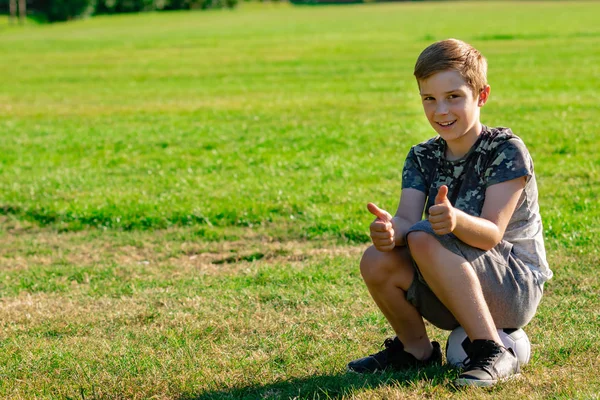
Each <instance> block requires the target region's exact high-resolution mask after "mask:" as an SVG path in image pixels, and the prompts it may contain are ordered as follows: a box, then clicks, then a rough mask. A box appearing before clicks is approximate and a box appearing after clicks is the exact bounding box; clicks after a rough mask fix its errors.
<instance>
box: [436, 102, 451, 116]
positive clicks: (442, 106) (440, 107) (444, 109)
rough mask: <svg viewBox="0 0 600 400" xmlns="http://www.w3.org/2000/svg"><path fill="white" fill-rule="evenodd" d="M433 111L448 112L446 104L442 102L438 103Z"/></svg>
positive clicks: (437, 112)
mask: <svg viewBox="0 0 600 400" xmlns="http://www.w3.org/2000/svg"><path fill="white" fill-rule="evenodd" d="M435 113H436V114H448V106H447V105H446V104H444V103H443V102H440V103H438V104H437V106H436V108H435Z"/></svg>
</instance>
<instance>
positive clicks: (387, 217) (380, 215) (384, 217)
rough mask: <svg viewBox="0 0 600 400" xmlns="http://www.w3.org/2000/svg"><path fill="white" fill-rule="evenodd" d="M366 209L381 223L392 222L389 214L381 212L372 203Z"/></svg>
mask: <svg viewBox="0 0 600 400" xmlns="http://www.w3.org/2000/svg"><path fill="white" fill-rule="evenodd" d="M367 209H368V210H369V212H370V213H371V214H373V215H374V216H376V217H377V218H379V219H380V220H382V221H385V222H389V221H391V220H392V216H391V215H390V213H389V212H387V211H385V210H382V209H381V208H379V207H377V206H376V205H375V204H373V203H369V204H367Z"/></svg>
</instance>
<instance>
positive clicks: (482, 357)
mask: <svg viewBox="0 0 600 400" xmlns="http://www.w3.org/2000/svg"><path fill="white" fill-rule="evenodd" d="M467 356H468V361H467V362H466V363H465V370H464V371H463V373H462V374H460V376H459V377H458V379H456V380H455V381H454V383H455V384H456V385H457V386H493V385H495V384H496V383H498V382H502V381H506V380H509V379H513V378H517V377H518V376H519V375H520V374H519V372H520V369H519V360H517V357H516V356H515V353H513V351H512V349H507V348H506V347H503V346H500V345H499V344H498V343H496V342H494V341H493V340H474V341H473V343H471V346H470V347H469V350H468V351H467Z"/></svg>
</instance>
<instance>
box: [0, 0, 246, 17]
mask: <svg viewBox="0 0 600 400" xmlns="http://www.w3.org/2000/svg"><path fill="white" fill-rule="evenodd" d="M237 2H238V0H0V13H4V14H8V15H9V18H10V20H11V21H12V22H15V21H16V20H17V15H18V16H19V19H20V21H21V22H24V21H25V17H26V16H32V17H34V18H36V19H38V20H43V21H47V22H57V21H68V20H71V19H75V18H81V17H85V16H90V15H100V14H117V13H132V12H142V11H162V10H190V9H209V8H225V7H228V8H233V7H235V6H236V5H237Z"/></svg>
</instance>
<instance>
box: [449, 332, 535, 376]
mask: <svg viewBox="0 0 600 400" xmlns="http://www.w3.org/2000/svg"><path fill="white" fill-rule="evenodd" d="M498 334H499V335H500V339H502V342H503V343H504V346H505V347H506V348H511V349H513V351H514V352H515V354H516V356H517V359H518V360H519V365H521V366H523V365H525V364H527V363H528V362H529V357H530V356H531V344H530V343H529V338H528V337H527V334H526V333H525V331H524V330H523V329H498ZM470 344H471V341H470V340H469V337H468V336H467V333H466V332H465V330H464V329H463V328H462V326H459V327H458V328H456V329H455V330H453V331H452V333H450V336H448V341H447V342H446V360H448V363H449V364H450V365H453V366H455V367H459V368H462V367H464V364H463V362H464V361H465V358H466V357H467V353H466V349H467V348H468V347H469V345H470Z"/></svg>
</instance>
